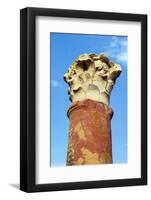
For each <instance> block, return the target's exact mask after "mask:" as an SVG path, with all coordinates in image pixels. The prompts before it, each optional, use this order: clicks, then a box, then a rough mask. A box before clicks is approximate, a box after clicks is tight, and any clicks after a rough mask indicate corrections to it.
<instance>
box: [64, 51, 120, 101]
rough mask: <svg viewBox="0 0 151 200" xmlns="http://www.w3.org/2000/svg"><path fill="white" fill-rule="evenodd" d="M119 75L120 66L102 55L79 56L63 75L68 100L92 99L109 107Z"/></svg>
mask: <svg viewBox="0 0 151 200" xmlns="http://www.w3.org/2000/svg"><path fill="white" fill-rule="evenodd" d="M120 73H121V68H120V66H119V65H118V64H114V63H112V62H111V61H109V59H108V58H107V57H106V56H105V55H104V54H100V55H96V54H82V55H80V56H79V57H78V58H77V59H76V60H75V61H74V62H73V63H72V65H71V66H70V68H69V70H68V72H67V73H66V74H65V75H64V79H65V81H66V82H67V83H68V85H69V89H68V93H69V96H70V100H71V101H72V102H76V101H82V100H85V99H92V100H95V101H99V102H102V103H104V104H106V105H109V98H110V94H111V91H112V88H113V85H114V84H115V80H116V78H117V77H118V76H119V75H120Z"/></svg>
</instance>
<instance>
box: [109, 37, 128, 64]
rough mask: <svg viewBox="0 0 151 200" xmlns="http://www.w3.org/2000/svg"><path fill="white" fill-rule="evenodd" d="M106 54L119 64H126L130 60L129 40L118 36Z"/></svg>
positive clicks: (112, 40)
mask: <svg viewBox="0 0 151 200" xmlns="http://www.w3.org/2000/svg"><path fill="white" fill-rule="evenodd" d="M105 54H107V55H108V56H110V57H113V58H114V59H115V60H116V61H117V62H121V63H124V64H126V63H127V60H128V52H127V38H126V37H117V36H114V37H112V39H111V42H110V44H109V45H108V47H107V49H106V51H105Z"/></svg>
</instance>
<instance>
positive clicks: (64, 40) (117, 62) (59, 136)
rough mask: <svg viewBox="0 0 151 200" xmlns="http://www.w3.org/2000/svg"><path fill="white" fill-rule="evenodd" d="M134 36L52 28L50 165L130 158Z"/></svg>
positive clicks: (102, 162)
mask: <svg viewBox="0 0 151 200" xmlns="http://www.w3.org/2000/svg"><path fill="white" fill-rule="evenodd" d="M127 61H128V37H127V36H126V35H125V36H123V35H122V36H117V35H94V34H80V33H79V34H74V33H50V86H51V87H50V96H51V97H50V104H51V106H50V116H51V131H50V140H51V142H50V144H51V147H50V167H58V166H69V165H86V164H88V165H89V164H108V163H113V164H114V163H127V71H128V62H127Z"/></svg>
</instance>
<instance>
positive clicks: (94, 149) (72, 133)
mask: <svg viewBox="0 0 151 200" xmlns="http://www.w3.org/2000/svg"><path fill="white" fill-rule="evenodd" d="M68 116H69V119H70V128H69V144H68V155H67V165H84V164H102V163H112V145H111V125H110V119H111V117H112V109H111V108H110V107H108V106H107V105H105V104H103V103H100V102H96V101H93V100H89V99H87V100H84V101H77V102H76V103H74V104H73V105H72V106H71V107H70V108H69V110H68Z"/></svg>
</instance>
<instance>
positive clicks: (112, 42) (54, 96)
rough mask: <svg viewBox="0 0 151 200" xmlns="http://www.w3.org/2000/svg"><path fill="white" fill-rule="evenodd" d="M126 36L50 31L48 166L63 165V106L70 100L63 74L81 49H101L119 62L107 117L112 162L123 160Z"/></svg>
mask: <svg viewBox="0 0 151 200" xmlns="http://www.w3.org/2000/svg"><path fill="white" fill-rule="evenodd" d="M127 40H128V38H127V36H113V35H89V34H69V33H67V34H66V33H50V71H51V74H50V77H51V78H50V79H51V80H50V99H51V102H50V104H51V112H50V115H51V130H50V132H51V133H50V134H51V137H50V138H51V147H50V155H51V156H50V165H51V167H54V166H65V165H66V155H67V143H68V128H69V119H68V117H67V110H68V108H69V106H70V105H71V102H70V101H69V98H68V94H67V88H68V85H67V84H66V83H65V82H64V80H63V75H64V74H65V73H66V72H67V70H68V68H69V66H70V64H71V63H72V62H73V61H74V60H75V59H76V58H77V57H78V56H79V55H80V54H83V53H95V54H100V53H105V54H106V55H107V56H108V57H109V58H110V59H111V60H112V61H113V62H115V63H118V64H120V65H121V68H122V73H121V75H120V77H119V78H118V79H117V81H116V84H115V86H114V88H113V90H112V94H111V98H110V106H111V108H112V109H113V111H114V115H113V118H112V121H111V126H112V153H113V163H126V162H127V160H128V158H127V70H128V66H127V59H128V58H127V55H128V52H127V43H128V41H127Z"/></svg>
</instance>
